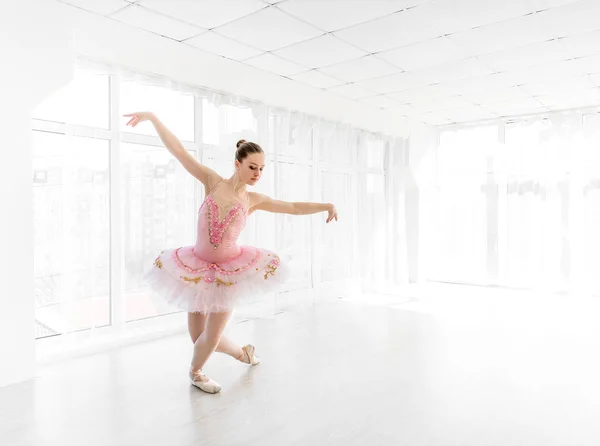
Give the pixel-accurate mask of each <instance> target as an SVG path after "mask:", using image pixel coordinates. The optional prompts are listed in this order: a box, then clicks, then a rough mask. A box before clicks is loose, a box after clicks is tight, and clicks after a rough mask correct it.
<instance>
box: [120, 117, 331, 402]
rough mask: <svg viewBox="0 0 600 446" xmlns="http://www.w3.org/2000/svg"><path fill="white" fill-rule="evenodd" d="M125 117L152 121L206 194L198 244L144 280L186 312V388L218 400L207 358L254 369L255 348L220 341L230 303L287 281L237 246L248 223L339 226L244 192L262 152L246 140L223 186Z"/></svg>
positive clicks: (164, 258) (272, 265) (271, 264)
mask: <svg viewBox="0 0 600 446" xmlns="http://www.w3.org/2000/svg"><path fill="white" fill-rule="evenodd" d="M124 116H126V117H128V118H130V119H129V121H128V122H127V125H130V126H131V127H135V126H136V125H138V124H140V123H141V122H144V121H149V122H151V123H152V124H153V126H154V128H155V129H156V132H157V133H158V136H159V137H160V139H161V141H162V142H163V144H164V145H165V147H166V148H167V149H168V150H169V152H170V153H171V154H172V155H173V156H174V157H175V158H176V159H177V160H178V161H179V162H180V163H181V164H182V166H183V167H184V168H185V169H186V170H187V171H188V172H189V173H190V174H191V175H192V176H194V177H195V178H196V179H198V180H199V181H200V182H202V184H203V185H204V187H205V191H206V194H205V196H206V198H205V199H204V202H203V203H202V205H201V207H200V209H199V211H198V235H197V241H196V244H195V245H193V246H182V247H179V248H173V249H166V250H165V251H163V252H161V253H160V255H158V257H157V258H156V260H155V261H154V265H153V268H152V269H151V271H150V272H149V273H148V274H147V275H146V279H147V280H148V282H149V284H150V286H151V287H152V289H153V290H154V291H155V292H157V294H159V295H160V296H161V297H162V298H164V299H165V300H166V301H167V303H169V304H171V305H173V306H175V307H177V308H179V309H183V310H186V311H187V312H188V329H189V333H190V337H191V338H192V342H193V343H194V353H193V356H192V361H191V365H190V370H189V379H190V382H191V383H192V384H193V385H194V386H196V387H198V388H199V389H200V390H203V391H204V392H207V393H217V392H219V391H221V386H220V385H219V384H218V383H217V382H215V381H214V380H212V379H210V378H209V377H208V376H206V375H205V374H204V373H203V371H202V368H203V367H204V365H205V364H206V362H207V360H208V359H209V357H210V356H211V354H212V353H213V352H215V351H217V352H221V353H225V354H228V355H229V356H231V357H233V358H235V359H237V360H238V361H241V362H244V363H247V364H251V365H256V364H258V363H259V362H260V359H259V358H258V357H257V356H256V354H255V350H256V349H255V347H254V346H253V345H250V344H249V345H245V346H243V347H240V346H238V345H237V344H235V343H234V342H232V341H231V340H229V339H228V338H227V337H226V336H224V335H223V331H224V329H225V327H226V325H227V323H228V322H229V320H230V318H231V315H232V312H233V310H234V308H235V306H236V304H237V303H238V302H240V301H243V300H244V298H247V297H249V296H255V295H256V294H257V293H265V292H268V291H270V290H273V289H275V288H276V287H277V286H279V285H280V284H281V283H282V282H283V281H284V280H285V277H286V265H282V264H281V262H280V258H279V256H278V255H277V254H276V253H274V252H272V251H269V250H266V249H262V248H256V247H253V246H240V245H238V244H237V239H238V237H239V235H240V233H241V231H242V229H243V228H244V226H245V223H246V219H247V217H248V216H249V215H250V214H252V213H253V212H255V211H266V212H273V213H284V214H293V215H308V214H315V213H318V212H327V213H328V215H327V219H326V223H329V222H331V221H332V220H336V221H337V219H338V215H337V211H336V209H335V206H334V205H333V204H331V203H308V202H286V201H280V200H274V199H272V198H270V197H268V196H266V195H263V194H259V193H256V192H249V191H248V189H247V187H248V186H254V185H256V183H257V182H258V181H259V180H260V177H261V175H262V173H263V169H264V167H265V156H264V152H263V150H262V148H261V147H260V146H259V145H258V144H255V143H253V142H248V141H245V140H240V141H239V142H238V143H237V149H236V152H235V172H234V174H233V175H232V176H231V177H230V178H226V179H224V178H222V177H221V176H220V175H219V174H217V173H216V172H215V171H214V170H212V169H210V168H209V167H207V166H204V165H203V164H201V163H200V162H198V160H196V159H195V158H194V157H193V156H192V155H190V154H189V152H188V151H187V150H186V149H185V148H184V147H183V145H182V143H181V141H179V139H178V138H177V137H176V136H175V135H174V134H173V133H171V131H169V129H167V128H166V127H165V126H164V124H163V123H162V122H161V121H160V120H159V119H158V118H157V117H156V116H155V115H154V114H153V113H150V112H137V113H131V114H126V115H124Z"/></svg>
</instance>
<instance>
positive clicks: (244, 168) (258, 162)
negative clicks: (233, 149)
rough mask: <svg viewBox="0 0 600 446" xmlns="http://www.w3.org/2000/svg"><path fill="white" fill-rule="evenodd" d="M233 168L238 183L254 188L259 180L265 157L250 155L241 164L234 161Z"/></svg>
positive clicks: (260, 154)
mask: <svg viewBox="0 0 600 446" xmlns="http://www.w3.org/2000/svg"><path fill="white" fill-rule="evenodd" d="M235 167H236V169H237V170H238V176H239V177H240V181H242V182H243V183H246V184H247V185H249V186H254V185H255V184H256V183H257V182H258V180H260V176H261V175H262V171H263V169H264V168H265V155H264V153H251V154H249V155H248V156H247V157H246V158H244V159H243V160H242V162H241V163H240V162H239V161H237V160H236V161H235Z"/></svg>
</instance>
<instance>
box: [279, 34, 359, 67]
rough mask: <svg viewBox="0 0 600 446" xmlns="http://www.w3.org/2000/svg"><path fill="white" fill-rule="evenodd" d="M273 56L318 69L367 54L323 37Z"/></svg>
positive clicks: (285, 49)
mask: <svg viewBox="0 0 600 446" xmlns="http://www.w3.org/2000/svg"><path fill="white" fill-rule="evenodd" d="M273 54H275V55H276V56H280V57H283V58H284V59H287V60H293V61H295V62H297V63H299V64H302V65H304V66H306V67H310V68H320V67H326V66H328V65H334V64H337V63H341V62H345V61H348V60H351V59H356V58H359V57H362V56H365V55H366V54H367V53H366V52H364V51H362V50H359V49H357V48H355V47H353V46H351V45H349V44H347V43H346V42H343V41H341V40H340V39H338V38H337V37H334V36H332V35H325V36H320V37H317V38H316V39H311V40H307V41H306V42H302V43H298V44H296V45H292V46H288V47H287V48H283V49H281V50H278V51H274V52H273Z"/></svg>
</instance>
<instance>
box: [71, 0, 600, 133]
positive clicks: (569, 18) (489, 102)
mask: <svg viewBox="0 0 600 446" xmlns="http://www.w3.org/2000/svg"><path fill="white" fill-rule="evenodd" d="M59 1H62V2H64V3H70V4H72V5H75V6H77V7H80V8H84V9H87V10H90V11H92V12H94V13H97V14H102V15H106V16H108V17H110V18H112V19H114V20H117V21H121V22H124V23H126V24H129V25H131V26H135V27H138V28H142V29H145V30H147V31H150V32H153V33H157V34H160V35H162V36H165V37H167V38H170V39H174V40H177V41H179V42H181V44H182V45H191V46H194V47H197V48H200V49H202V50H204V51H208V52H211V53H215V54H217V55H221V56H223V57H227V58H230V59H234V60H237V61H240V62H243V63H247V64H249V65H252V66H254V67H257V68H260V69H262V70H266V71H269V72H272V73H275V74H278V75H281V76H285V77H288V78H290V79H292V80H294V81H296V82H301V83H303V84H308V85H311V86H313V87H315V88H320V89H325V90H328V91H330V92H332V93H334V94H337V95H341V96H345V97H347V98H350V99H352V100H356V101H359V102H361V103H364V104H365V106H372V107H378V108H382V109H386V110H389V111H390V112H393V113H397V114H398V115H401V116H408V117H411V118H414V119H418V120H421V121H424V122H426V123H428V124H431V125H447V124H452V123H460V122H469V121H479V120H487V119H494V118H499V117H507V116H516V115H525V114H533V113H543V112H547V111H553V110H562V109H569V108H579V107H588V106H596V105H600V20H599V18H600V0H137V1H135V0H59Z"/></svg>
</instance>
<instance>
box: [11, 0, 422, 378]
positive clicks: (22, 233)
mask: <svg viewBox="0 0 600 446" xmlns="http://www.w3.org/2000/svg"><path fill="white" fill-rule="evenodd" d="M76 55H82V56H86V57H89V58H91V59H94V60H97V61H99V62H103V63H108V64H115V65H119V66H123V67H125V68H129V69H132V70H135V71H141V72H145V73H149V74H158V75H163V76H166V77H169V78H172V79H175V80H178V81H180V82H182V83H188V84H192V85H198V86H202V87H207V88H212V89H215V90H220V91H225V92H230V93H234V94H238V95H240V96H244V97H247V98H250V99H256V100H260V101H262V102H265V103H267V104H269V105H276V106H282V107H289V108H292V109H295V110H299V111H303V112H306V113H311V114H314V115H317V116H322V117H325V118H328V119H331V120H335V121H342V122H348V123H351V124H353V125H355V126H357V127H360V128H364V129H368V130H371V131H375V132H384V133H387V134H390V135H397V136H406V135H408V133H409V132H410V131H411V129H412V128H415V123H413V122H410V121H409V120H406V119H403V118H401V117H397V116H394V115H392V114H389V113H386V112H383V111H381V110H378V109H376V108H373V107H370V106H367V105H364V106H363V105H360V104H358V103H356V102H354V101H350V100H346V99H344V98H342V97H339V96H336V95H334V94H331V93H327V92H324V91H321V90H318V89H315V88H312V87H308V86H303V85H300V84H297V83H295V82H292V81H290V80H287V79H284V78H282V77H280V76H276V75H272V74H269V73H266V72H263V71H261V70H258V69H255V68H252V67H249V66H245V65H243V64H240V63H237V62H234V61H230V60H227V59H223V58H220V57H217V56H213V55H211V54H208V53H204V52H202V51H200V50H197V49H194V48H190V47H186V46H184V45H181V44H178V43H176V42H173V41H171V40H168V39H164V38H161V37H159V36H156V35H154V34H151V33H147V32H144V31H139V30H135V29H132V28H129V27H127V26H124V25H122V24H119V23H117V22H114V21H112V20H110V19H107V18H104V17H100V16H96V15H94V14H90V13H87V12H85V11H81V10H78V9H76V8H73V7H70V6H66V5H64V4H61V3H58V2H55V1H52V0H18V1H11V2H2V3H0V60H2V69H1V70H0V98H1V101H0V119H1V121H0V122H1V123H2V125H1V128H2V139H1V140H0V141H1V145H2V152H1V153H2V162H1V163H0V203H1V206H2V214H1V215H2V218H0V246H2V248H3V253H2V255H1V256H0V386H3V385H7V384H11V383H15V382H19V381H24V380H27V379H30V378H31V377H33V376H34V375H35V341H34V332H33V323H34V290H33V248H34V247H33V237H32V233H33V209H32V203H33V200H32V187H31V176H32V169H31V154H32V152H31V150H32V149H31V142H30V139H31V123H30V114H31V111H32V109H33V108H34V107H35V105H37V104H38V103H39V102H41V100H42V99H43V98H44V97H46V96H48V95H50V94H51V93H52V92H53V91H55V90H57V89H58V88H60V87H61V86H63V85H66V84H67V83H68V82H69V81H70V79H71V78H72V71H73V66H74V60H75V56H76ZM416 127H417V128H418V129H420V130H419V132H427V131H429V130H430V128H429V127H427V126H424V125H422V124H418V125H416ZM419 146H421V144H420V142H419V141H418V140H417V141H416V142H415V144H414V147H415V150H417V149H416V148H417V147H419ZM412 147H413V145H411V151H412ZM423 147H425V146H424V145H423ZM413 231H414V229H413ZM417 233H418V231H417Z"/></svg>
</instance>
